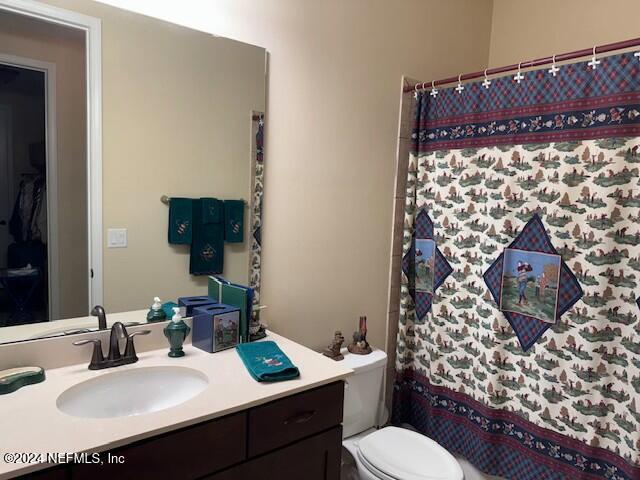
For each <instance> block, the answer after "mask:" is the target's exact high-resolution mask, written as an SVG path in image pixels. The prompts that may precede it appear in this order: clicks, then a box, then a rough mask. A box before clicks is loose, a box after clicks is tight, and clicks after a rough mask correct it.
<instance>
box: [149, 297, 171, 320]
mask: <svg viewBox="0 0 640 480" xmlns="http://www.w3.org/2000/svg"><path fill="white" fill-rule="evenodd" d="M166 319H167V314H166V313H164V310H163V309H162V302H161V300H160V297H154V299H153V305H151V308H150V309H149V313H147V322H149V323H153V322H162V321H163V320H166Z"/></svg>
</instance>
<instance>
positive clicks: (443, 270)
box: [402, 209, 453, 321]
mask: <svg viewBox="0 0 640 480" xmlns="http://www.w3.org/2000/svg"><path fill="white" fill-rule="evenodd" d="M402 271H403V272H404V274H405V275H406V276H407V278H408V279H410V285H409V293H410V294H411V297H412V298H413V301H414V303H415V306H416V316H417V317H418V320H420V321H422V320H423V319H424V317H425V315H426V314H427V313H429V311H430V310H431V305H432V302H433V295H434V294H435V292H436V290H437V289H438V287H439V286H440V285H442V284H443V283H444V281H445V280H446V279H447V277H448V276H449V275H450V274H451V273H452V272H453V268H451V265H449V262H447V259H446V258H445V257H444V255H442V253H441V252H440V250H439V249H438V246H437V245H436V241H435V238H434V234H433V221H432V220H431V218H430V217H429V215H428V214H427V212H426V211H425V210H424V209H421V210H420V211H419V212H418V214H417V215H416V219H415V233H414V238H413V241H412V243H411V248H410V249H409V251H408V252H407V253H406V255H405V256H404V257H403V259H402Z"/></svg>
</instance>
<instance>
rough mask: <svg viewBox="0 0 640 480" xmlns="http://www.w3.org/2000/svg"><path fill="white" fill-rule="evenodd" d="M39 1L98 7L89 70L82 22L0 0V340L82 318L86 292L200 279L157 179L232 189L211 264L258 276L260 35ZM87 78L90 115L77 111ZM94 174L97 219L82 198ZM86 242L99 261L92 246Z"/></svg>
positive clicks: (174, 191)
mask: <svg viewBox="0 0 640 480" xmlns="http://www.w3.org/2000/svg"><path fill="white" fill-rule="evenodd" d="M45 5H51V6H55V7H58V8H63V9H65V10H67V11H72V12H75V13H78V14H82V15H88V16H90V17H94V18H97V19H99V20H100V22H101V39H102V46H101V49H100V54H101V68H102V74H101V79H102V85H101V91H98V92H97V91H96V87H97V85H92V84H91V82H88V81H87V72H89V73H88V74H89V75H91V68H92V65H93V63H92V62H91V59H88V58H89V57H88V56H87V55H88V54H89V52H90V51H91V48H89V47H88V45H89V44H88V43H87V42H88V38H89V37H88V36H87V32H86V31H85V30H82V29H76V28H72V27H67V26H62V25H58V24H55V23H51V22H49V21H47V20H44V19H40V18H30V17H27V16H22V15H19V14H16V13H11V12H8V11H6V10H4V9H3V7H2V2H0V188H2V190H1V191H0V272H2V273H0V326H2V327H3V328H0V343H6V342H12V341H20V340H26V339H33V338H39V337H42V336H51V335H60V334H64V333H69V332H75V331H78V330H81V331H85V330H86V329H94V328H97V326H98V322H97V320H96V318H94V317H90V316H88V314H89V310H90V308H91V307H92V305H93V304H94V303H97V302H96V301H94V299H97V298H98V297H100V296H102V298H101V301H102V304H103V305H104V307H105V309H106V311H107V318H108V315H109V313H113V312H122V311H131V310H141V309H145V308H148V307H149V306H150V304H151V303H152V301H153V297H154V296H159V297H161V298H162V300H163V301H175V300H176V299H177V298H178V297H181V296H189V295H203V294H206V293H207V276H206V275H200V276H196V275H191V274H190V256H191V250H192V249H191V248H190V247H191V245H172V244H170V243H169V241H168V223H169V220H168V219H169V207H168V206H167V205H165V204H164V203H162V202H161V201H160V199H161V197H162V196H163V195H164V196H167V197H170V198H172V197H184V198H189V199H199V198H201V197H212V198H216V199H220V200H244V201H245V204H246V208H245V210H244V224H243V226H242V228H243V229H244V235H243V241H242V242H240V243H227V242H225V243H224V246H223V251H224V267H223V270H222V271H221V272H220V273H221V274H222V275H223V276H224V277H225V278H227V279H228V280H230V281H232V282H236V283H241V284H245V285H247V284H250V283H251V284H253V285H256V286H258V287H259V281H260V275H259V267H260V263H259V262H258V263H257V264H256V251H257V252H258V254H257V258H258V259H260V258H261V252H260V251H259V241H260V237H259V234H260V229H259V227H260V226H261V222H262V217H261V204H260V205H259V208H258V207H256V205H254V202H255V200H256V199H257V200H258V201H259V200H260V199H261V191H262V190H261V189H262V186H263V183H262V182H263V180H262V177H261V176H260V178H259V180H258V182H256V178H255V174H256V171H258V169H257V168H256V158H257V157H256V152H257V150H258V140H257V134H258V129H257V123H256V120H255V119H256V116H258V117H261V113H260V112H264V109H265V88H266V82H265V61H266V52H265V50H264V49H263V48H260V47H256V46H252V45H248V44H244V43H240V42H237V41H233V40H229V39H225V38H220V37H214V36H212V35H210V34H207V33H203V32H198V31H194V30H191V29H187V28H183V27H180V26H177V25H173V24H170V23H166V22H163V21H160V20H156V19H152V18H149V17H145V16H143V15H137V14H134V13H131V12H128V11H124V10H120V9H117V8H113V7H109V6H106V5H102V4H99V3H94V2H88V1H85V2H78V1H75V0H51V1H50V2H47V4H45ZM19 28H20V30H19ZM45 47H46V48H45ZM47 49H49V50H52V52H48V50H47ZM18 60H20V61H18ZM87 65H88V66H89V69H87V68H86V66H87ZM45 67H47V68H45ZM89 78H91V77H89ZM18 80H20V81H18ZM52 80H54V81H53V82H52ZM86 85H87V87H86ZM95 94H99V95H100V98H101V100H102V116H101V125H94V123H95V122H93V121H91V122H88V121H87V118H91V117H90V115H89V113H88V112H89V111H88V110H87V106H88V105H90V102H89V100H90V98H91V95H95ZM18 97H19V98H20V99H21V100H20V102H18V101H17V100H12V99H13V98H18ZM27 98H28V100H26V99H27ZM54 107H55V108H54ZM27 114H28V115H30V116H29V117H27ZM47 115H49V117H51V118H48V117H47ZM25 118H28V120H25ZM6 125H8V126H6ZM25 125H26V126H28V127H29V128H28V129H27V128H26V127H23V126H25ZM92 129H93V130H92ZM95 129H99V131H98V132H96V130H95ZM92 133H94V134H95V133H98V134H99V136H100V137H101V141H102V168H101V169H100V171H98V172H96V171H95V170H96V169H94V171H93V172H92V171H91V165H92V163H91V161H92V155H91V148H87V144H88V140H87V139H89V141H90V140H91V138H92V137H91V134H92ZM1 162H4V163H1ZM3 168H4V169H6V170H7V173H8V174H7V175H4V171H3V170H2V169H3ZM9 173H10V174H9ZM96 173H97V175H96V176H95V177H93V176H92V175H95V174H96ZM96 178H97V181H96ZM92 179H93V180H92ZM5 184H6V185H5ZM92 185H93V186H94V187H93V188H92V187H91V186H92ZM96 185H97V187H98V188H96ZM257 185H258V186H259V188H260V195H256V194H255V191H254V190H255V187H256V186H257ZM100 186H101V187H102V192H101V194H102V202H101V203H102V208H101V210H100V211H99V214H100V215H101V216H102V220H101V221H100V218H99V217H100V215H96V214H95V211H94V209H93V208H92V206H91V205H92V204H91V203H90V201H91V195H92V194H93V195H94V198H95V195H97V194H98V193H100V192H98V190H99V187H100ZM256 211H257V212H258V213H259V214H260V216H259V218H258V220H257V222H258V228H257V230H256V219H255V218H254V214H255V212H256ZM16 212H17V214H16ZM16 218H17V219H18V220H19V221H16ZM87 219H88V220H87ZM98 227H100V228H98ZM100 229H101V230H102V238H98V239H93V238H92V234H91V232H92V231H98V230H100ZM122 231H125V232H126V236H125V237H124V240H125V244H124V246H122V245H121V243H120V244H119V242H121V240H122V237H120V236H119V235H118V233H119V232H122ZM256 235H257V236H256ZM114 240H115V241H116V245H114V244H113V241H114ZM100 250H101V253H102V254H101V256H99V258H102V262H103V268H102V269H100V268H96V265H98V267H99V262H95V261H94V262H93V263H92V260H91V258H93V257H92V253H93V254H94V255H95V253H96V252H97V251H100ZM94 263H95V264H94ZM29 266H30V267H29ZM25 267H27V268H25ZM92 267H93V271H92ZM92 273H93V277H92V276H91V274H92ZM256 282H258V283H257V284H256ZM100 284H101V285H102V288H101V289H99V290H100V291H99V294H96V293H95V292H96V286H99V285H100ZM92 292H94V293H92ZM52 322H53V323H52Z"/></svg>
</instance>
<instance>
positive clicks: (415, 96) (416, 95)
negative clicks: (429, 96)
mask: <svg viewBox="0 0 640 480" xmlns="http://www.w3.org/2000/svg"><path fill="white" fill-rule="evenodd" d="M419 85H420V84H419V83H416V84H415V85H414V86H413V98H415V99H416V100H417V99H418V86H419Z"/></svg>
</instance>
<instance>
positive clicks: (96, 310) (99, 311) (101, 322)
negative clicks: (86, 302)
mask: <svg viewBox="0 0 640 480" xmlns="http://www.w3.org/2000/svg"><path fill="white" fill-rule="evenodd" d="M91 315H93V316H94V317H98V330H106V329H107V314H106V313H105V311H104V308H103V307H102V305H96V306H95V307H93V308H92V309H91Z"/></svg>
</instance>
